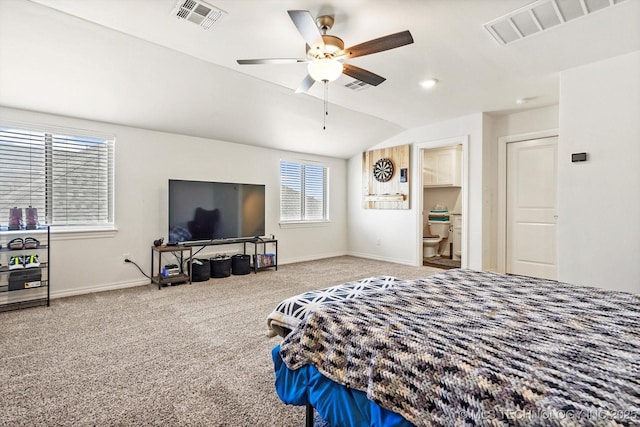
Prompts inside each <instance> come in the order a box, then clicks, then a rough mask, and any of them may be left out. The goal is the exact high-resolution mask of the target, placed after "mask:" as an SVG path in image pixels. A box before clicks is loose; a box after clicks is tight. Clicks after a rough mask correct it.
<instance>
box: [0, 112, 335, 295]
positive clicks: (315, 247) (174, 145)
mask: <svg viewBox="0 0 640 427" xmlns="http://www.w3.org/2000/svg"><path fill="white" fill-rule="evenodd" d="M3 120H4V121H10V122H25V123H33V124H35V125H37V124H39V123H40V124H48V125H53V126H65V127H70V128H74V129H89V130H93V131H98V132H104V133H112V134H115V135H116V150H115V153H116V155H115V159H116V163H115V220H116V226H117V229H118V230H117V232H115V233H103V234H99V233H90V234H88V235H77V234H74V235H70V234H68V233H65V234H63V235H62V234H57V235H55V236H54V237H53V238H52V241H53V244H52V246H51V285H52V286H51V292H52V296H66V295H72V294H77V293H85V292H92V291H96V290H106V289H113V288H118V287H126V286H131V285H135V284H142V283H147V282H148V280H147V279H145V278H144V277H143V276H141V275H140V273H139V272H138V270H137V269H136V268H135V267H134V266H133V265H131V264H124V263H123V254H125V253H128V254H130V257H131V259H133V260H134V261H136V262H137V263H139V264H140V265H141V266H142V267H143V269H144V270H145V271H146V272H147V273H148V272H149V270H150V263H151V261H150V247H151V245H152V243H153V240H154V239H157V238H158V237H161V236H162V237H164V238H165V240H166V238H167V221H168V207H167V184H168V180H169V179H170V178H172V179H185V180H201V181H225V182H243V183H252V184H265V185H266V233H267V234H275V236H276V238H278V240H279V242H278V243H279V246H278V249H279V251H278V255H279V259H278V262H279V263H288V262H295V261H302V260H310V259H319V258H325V257H331V256H338V255H344V254H346V253H347V237H346V236H347V231H346V206H345V198H346V186H345V184H344V182H345V180H346V160H344V159H335V158H328V157H319V156H313V155H306V154H305V155H301V154H297V153H292V152H286V151H276V150H269V149H263V148H257V147H254V146H248V145H241V144H233V143H228V142H222V141H214V140H208V139H202V138H195V137H188V136H182V135H176V134H169V133H163V132H155V131H150V130H145V129H138V128H132V127H124V126H117V125H112V124H107V123H100V122H92V121H86V120H80V119H73V118H68V117H61V116H53V115H48V114H40V113H33V112H27V111H23V110H15V109H8V108H0V122H2V121H3ZM281 158H286V159H306V160H312V161H316V162H321V163H323V164H326V165H327V166H329V168H330V191H329V194H330V201H329V206H330V217H331V222H330V223H329V224H326V225H322V226H315V227H306V228H304V227H303V228H286V229H281V228H280V227H279V224H278V221H279V206H280V201H279V197H280V189H279V185H280V182H279V160H280V159H281ZM237 249H238V247H235V246H224V247H222V246H221V247H212V248H211V250H212V251H214V253H215V252H217V251H223V250H237ZM239 249H240V250H242V248H241V246H240V248H239Z"/></svg>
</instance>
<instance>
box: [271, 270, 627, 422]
mask: <svg viewBox="0 0 640 427" xmlns="http://www.w3.org/2000/svg"><path fill="white" fill-rule="evenodd" d="M280 354H281V356H282V359H283V360H284V361H285V363H286V364H287V366H288V367H289V368H291V369H296V368H298V367H301V366H303V365H305V364H312V365H314V366H315V367H316V368H318V370H319V371H320V372H321V373H322V374H323V375H325V376H326V377H328V378H330V379H331V380H333V381H335V382H338V383H340V384H343V385H345V386H347V387H350V388H353V389H357V390H361V391H364V392H366V393H367V396H368V398H369V399H371V400H373V401H375V402H376V403H378V404H379V405H381V406H383V407H385V408H387V409H390V410H392V411H395V412H397V413H399V414H401V415H402V416H404V417H405V418H406V419H407V420H409V421H411V422H412V423H414V424H415V425H417V426H459V425H481V426H507V425H522V426H525V425H526V426H530V425H536V426H543V425H544V426H547V425H550V426H605V425H607V426H609V425H614V426H619V425H620V426H637V425H640V295H634V294H628V293H622V292H613V291H606V290H602V289H597V288H590V287H581V286H573V285H569V284H565V283H559V282H555V281H550V280H541V279H533V278H528V277H521V276H511V275H500V274H494V273H487V272H478V271H472V270H449V271H447V272H445V273H441V274H438V275H435V276H430V277H428V278H425V279H421V280H415V281H411V282H409V283H406V282H405V283H403V286H401V287H395V288H392V289H389V290H387V291H382V292H378V293H370V294H367V295H362V296H360V297H359V298H357V299H351V300H345V301H341V302H337V303H335V304H329V305H325V306H322V307H318V308H317V309H316V310H315V311H314V312H312V313H310V314H309V315H308V316H307V317H306V319H305V320H303V321H302V323H301V324H300V325H299V327H298V328H297V329H296V330H294V331H293V332H292V333H291V334H289V335H288V336H287V338H286V339H285V340H284V341H283V343H282V344H281V350H280Z"/></svg>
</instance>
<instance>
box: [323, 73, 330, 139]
mask: <svg viewBox="0 0 640 427" xmlns="http://www.w3.org/2000/svg"><path fill="white" fill-rule="evenodd" d="M328 115H329V82H328V81H326V80H325V81H324V122H323V123H322V130H327V116H328Z"/></svg>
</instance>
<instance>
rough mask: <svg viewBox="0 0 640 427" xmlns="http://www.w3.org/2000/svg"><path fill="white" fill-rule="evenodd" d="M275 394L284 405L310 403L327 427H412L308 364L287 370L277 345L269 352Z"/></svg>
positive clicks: (358, 392)
mask: <svg viewBox="0 0 640 427" xmlns="http://www.w3.org/2000/svg"><path fill="white" fill-rule="evenodd" d="M271 356H272V358H273V365H274V369H275V374H276V381H275V386H276V391H277V393H278V397H280V400H282V401H283V402H284V403H287V404H290V405H296V406H304V405H306V404H307V402H309V403H311V406H313V407H314V408H315V409H316V411H317V412H318V414H319V415H320V416H321V417H322V418H323V419H324V420H326V421H327V422H328V423H329V425H331V426H352V427H414V425H413V424H411V423H410V422H409V421H407V420H406V419H405V418H403V417H402V416H401V415H398V414H397V413H395V412H392V411H390V410H388V409H385V408H383V407H381V406H380V405H378V404H377V403H375V402H373V401H371V400H369V399H367V395H366V393H364V392H362V391H359V390H354V389H350V388H347V387H345V386H343V385H341V384H338V383H336V382H333V381H331V380H330V379H328V378H327V377H325V376H323V375H322V374H321V373H320V372H318V370H317V369H316V368H315V367H314V366H312V365H305V366H302V367H301V368H299V369H296V370H291V369H289V368H288V367H287V365H285V364H284V362H283V361H282V358H281V357H280V346H279V345H277V346H276V347H274V349H273V350H272V351H271Z"/></svg>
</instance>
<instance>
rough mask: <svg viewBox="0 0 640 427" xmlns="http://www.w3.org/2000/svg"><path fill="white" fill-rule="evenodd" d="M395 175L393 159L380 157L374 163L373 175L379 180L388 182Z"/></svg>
mask: <svg viewBox="0 0 640 427" xmlns="http://www.w3.org/2000/svg"><path fill="white" fill-rule="evenodd" d="M392 176H393V162H392V161H391V159H386V158H385V159H380V160H378V161H377V162H376V164H375V165H373V177H374V178H375V179H376V181H378V182H387V181H389V180H390V179H391V177H392Z"/></svg>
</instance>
